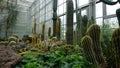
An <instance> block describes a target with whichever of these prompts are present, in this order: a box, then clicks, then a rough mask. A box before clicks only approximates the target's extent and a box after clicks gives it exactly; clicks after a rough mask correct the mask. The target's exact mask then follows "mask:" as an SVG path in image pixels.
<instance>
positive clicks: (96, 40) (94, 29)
mask: <svg viewBox="0 0 120 68" xmlns="http://www.w3.org/2000/svg"><path fill="white" fill-rule="evenodd" d="M100 33H101V30H100V27H99V26H98V25H96V24H92V25H91V26H90V27H89V28H88V30H87V35H89V36H90V37H91V38H92V41H93V45H92V48H93V51H94V53H95V57H96V60H97V62H98V63H99V65H100V66H101V67H102V68H103V67H105V66H106V63H105V59H104V57H103V53H102V48H101V42H100Z"/></svg>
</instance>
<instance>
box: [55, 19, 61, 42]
mask: <svg viewBox="0 0 120 68" xmlns="http://www.w3.org/2000/svg"><path fill="white" fill-rule="evenodd" d="M60 25H61V24H60V19H57V22H56V33H55V34H56V37H57V39H58V40H60Z"/></svg>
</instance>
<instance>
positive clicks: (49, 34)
mask: <svg viewBox="0 0 120 68" xmlns="http://www.w3.org/2000/svg"><path fill="white" fill-rule="evenodd" d="M48 36H49V37H50V36H51V27H49V28H48Z"/></svg>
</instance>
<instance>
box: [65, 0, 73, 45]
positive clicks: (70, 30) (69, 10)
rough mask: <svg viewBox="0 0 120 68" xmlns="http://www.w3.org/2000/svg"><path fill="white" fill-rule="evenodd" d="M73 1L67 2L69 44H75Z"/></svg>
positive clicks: (67, 36)
mask: <svg viewBox="0 0 120 68" xmlns="http://www.w3.org/2000/svg"><path fill="white" fill-rule="evenodd" d="M73 10H74V9H73V1H72V0H67V15H66V16H67V18H66V19H67V24H66V28H67V31H66V40H67V44H73V13H74V11H73Z"/></svg>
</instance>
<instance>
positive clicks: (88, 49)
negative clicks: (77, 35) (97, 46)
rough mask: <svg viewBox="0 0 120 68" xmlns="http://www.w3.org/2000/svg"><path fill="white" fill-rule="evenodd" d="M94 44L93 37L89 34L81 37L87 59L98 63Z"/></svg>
mask: <svg viewBox="0 0 120 68" xmlns="http://www.w3.org/2000/svg"><path fill="white" fill-rule="evenodd" d="M92 44H93V43H92V39H91V37H90V36H88V35H86V36H84V37H83V38H82V39H81V45H82V47H83V50H84V54H85V57H86V59H87V60H88V61H89V62H91V63H93V64H98V63H97V60H96V58H95V54H94V52H93V49H92Z"/></svg>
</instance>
